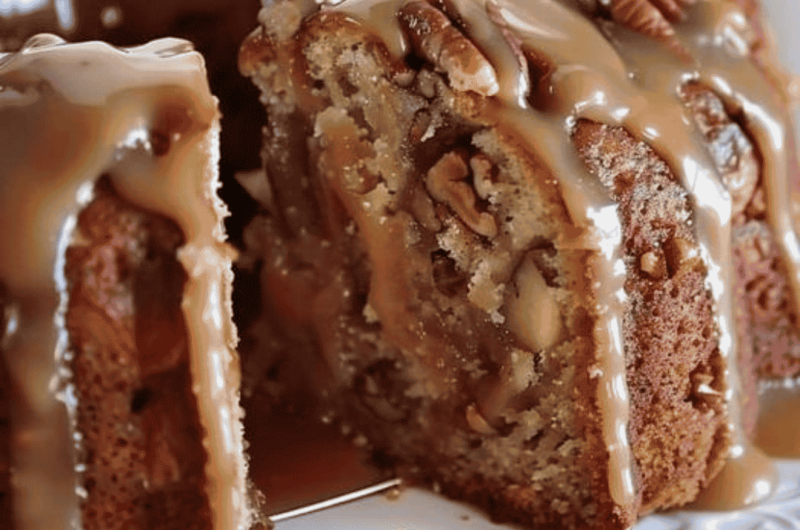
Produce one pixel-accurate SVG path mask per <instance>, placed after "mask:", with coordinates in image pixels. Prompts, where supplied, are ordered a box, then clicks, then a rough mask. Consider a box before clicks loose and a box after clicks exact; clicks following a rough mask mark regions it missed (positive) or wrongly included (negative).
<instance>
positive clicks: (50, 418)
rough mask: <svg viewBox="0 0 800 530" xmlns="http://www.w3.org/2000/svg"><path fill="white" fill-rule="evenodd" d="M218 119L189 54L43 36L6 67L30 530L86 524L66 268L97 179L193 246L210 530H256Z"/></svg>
mask: <svg viewBox="0 0 800 530" xmlns="http://www.w3.org/2000/svg"><path fill="white" fill-rule="evenodd" d="M216 107H217V102H216V100H215V98H214V97H213V96H212V95H211V94H210V92H209V89H208V85H207V82H206V76H205V68H204V64H203V60H202V58H201V57H200V55H199V54H197V53H195V52H193V51H192V47H191V44H190V43H188V42H186V41H181V40H177V39H162V40H158V41H154V42H151V43H150V44H146V45H144V46H140V47H137V48H131V49H125V50H122V49H116V48H113V47H111V46H108V45H105V44H102V43H84V44H75V45H67V44H65V43H64V42H63V41H62V40H61V39H59V38H58V37H55V36H51V35H41V36H37V37H34V38H32V39H31V40H29V41H28V43H27V44H26V45H25V46H24V47H23V49H22V50H21V51H20V52H18V53H16V54H13V55H6V56H4V57H2V59H0V118H1V119H0V122H1V123H3V127H2V130H0V145H1V146H2V147H0V149H2V159H3V165H2V169H0V173H1V174H0V186H2V193H0V223H1V224H0V226H2V229H0V248H1V249H2V250H3V260H2V261H0V278H2V281H3V283H4V285H5V287H6V288H7V290H8V293H9V297H10V298H11V300H12V303H13V304H15V305H16V307H18V308H19V311H18V315H19V318H18V319H17V326H16V330H15V333H13V335H12V336H10V337H8V338H7V340H6V344H5V345H4V348H3V354H4V355H5V356H6V360H7V362H8V365H9V371H10V377H11V381H12V385H13V387H14V388H16V389H17V390H18V392H19V395H17V396H15V398H16V399H15V400H14V403H13V408H12V411H11V424H12V440H11V445H12V455H13V456H12V458H13V466H14V471H13V489H14V491H13V497H14V502H15V514H16V528H18V529H20V530H38V529H42V530H51V529H58V528H69V527H71V525H72V524H73V523H74V524H79V523H78V521H77V518H78V503H79V499H80V495H81V494H85V492H84V490H83V489H82V488H81V487H80V484H79V481H78V474H77V473H76V472H79V468H77V469H76V468H75V466H74V465H73V463H72V462H73V457H72V456H71V453H72V451H73V445H75V446H76V447H77V448H79V447H80V433H74V434H72V433H70V429H69V425H70V421H69V414H70V413H74V399H75V398H74V396H73V393H72V392H71V385H70V377H71V375H70V374H69V373H68V370H67V368H66V366H67V365H66V363H63V364H62V361H67V360H68V359H69V358H70V355H71V354H70V352H69V350H68V343H69V337H67V336H66V332H65V331H64V325H63V311H64V308H65V307H66V300H65V297H66V292H65V280H64V278H63V269H64V263H63V259H64V257H63V252H64V250H65V249H66V247H67V246H68V245H69V244H70V242H71V240H72V238H73V229H74V227H75V219H76V215H77V213H78V212H79V211H80V209H81V207H82V206H83V205H85V204H87V203H88V202H89V201H90V200H91V197H92V189H93V183H94V181H95V179H97V178H99V177H100V176H101V175H107V176H108V177H109V179H110V180H111V182H112V183H113V185H114V187H115V189H116V190H117V191H118V192H119V193H120V194H121V195H122V196H123V197H124V198H125V199H126V200H128V201H130V202H131V203H134V204H136V205H137V206H140V207H143V208H146V209H149V210H153V211H155V212H158V213H160V214H163V215H165V216H167V217H169V218H171V219H173V220H174V221H175V222H176V223H177V224H178V225H179V226H180V228H181V229H182V231H183V233H184V235H185V237H186V244H185V245H184V246H183V247H181V248H180V249H179V251H178V259H179V261H180V262H181V264H182V265H183V267H184V269H185V270H186V273H187V276H188V281H187V283H186V288H185V291H184V297H183V303H182V309H183V314H184V318H185V320H186V323H187V327H188V330H189V340H190V348H189V349H190V367H191V373H192V378H193V381H194V386H193V390H194V393H195V395H196V397H197V400H198V410H199V414H200V420H201V423H202V425H203V427H204V429H205V431H206V433H207V435H206V437H205V439H204V440H203V445H204V447H205V449H206V452H207V456H208V458H207V464H206V470H205V474H206V483H207V488H206V493H207V495H208V499H209V504H210V506H211V511H212V518H213V521H212V524H213V527H214V528H246V527H247V524H248V522H247V521H248V517H249V514H248V507H247V506H246V502H245V498H244V492H245V475H246V466H245V463H244V461H243V460H242V456H241V453H242V432H241V411H240V408H239V404H238V394H237V393H236V392H235V391H231V390H230V389H238V387H239V370H238V358H237V357H236V355H235V352H234V347H235V344H236V340H237V339H236V331H235V329H234V328H233V325H232V324H231V320H230V314H231V307H230V284H231V274H232V273H231V269H230V264H231V258H232V251H231V250H230V249H229V248H228V247H227V246H226V245H225V244H224V243H223V239H224V233H223V228H222V222H221V221H222V217H223V216H224V214H225V213H226V211H225V208H224V206H223V205H222V204H221V202H220V201H219V199H218V198H217V197H216V187H217V180H216V166H217V162H218V134H219V126H218V114H217V110H216ZM59 297H61V301H60V302H59ZM54 320H55V324H56V326H54V325H53V324H54ZM59 330H60V331H59ZM59 400H60V401H61V402H59ZM62 402H63V403H62ZM65 405H66V407H65ZM76 465H78V466H80V462H76ZM76 488H77V489H76ZM76 493H77V495H76Z"/></svg>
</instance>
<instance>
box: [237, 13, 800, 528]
mask: <svg viewBox="0 0 800 530" xmlns="http://www.w3.org/2000/svg"><path fill="white" fill-rule="evenodd" d="M260 22H261V27H260V28H258V29H257V30H256V31H255V32H254V33H253V34H252V35H251V36H250V38H249V39H248V40H247V41H246V42H245V43H244V45H243V47H242V51H241V55H240V68H241V70H242V72H243V73H244V74H245V75H247V76H249V77H251V78H252V80H253V82H254V83H255V84H256V86H258V87H259V89H260V90H261V92H262V98H261V100H262V102H263V103H264V105H265V107H266V109H267V115H268V122H267V126H266V127H265V129H264V131H265V137H264V147H263V157H264V161H265V168H266V171H265V175H262V176H260V177H259V176H251V177H250V178H248V179H247V180H246V181H244V184H245V185H246V186H247V187H248V188H249V189H250V191H251V194H252V195H253V196H254V197H255V198H256V199H258V200H259V201H260V202H261V204H262V207H263V209H264V211H263V214H262V215H259V216H258V217H256V219H255V220H254V221H253V222H252V223H251V225H250V227H249V228H248V230H247V231H246V233H245V241H246V244H247V246H248V248H247V254H246V255H245V258H244V259H243V260H242V261H241V262H240V263H241V265H242V267H244V268H248V269H250V270H251V271H253V274H255V275H257V276H258V279H259V280H258V281H259V282H260V286H261V289H262V291H263V296H262V300H261V305H262V311H263V315H262V317H261V318H260V319H257V320H256V321H255V322H254V323H252V324H251V326H250V329H251V331H249V332H248V333H247V338H246V340H245V343H244V345H243V350H242V357H243V366H244V382H243V385H244V386H243V392H244V395H245V397H246V396H247V395H250V394H252V393H265V392H267V393H269V392H272V393H273V394H274V395H276V396H280V395H281V392H283V391H286V390H287V389H288V392H289V394H288V395H290V396H291V389H295V391H297V389H298V388H300V389H302V390H300V391H299V392H297V394H295V397H294V399H299V400H300V401H302V402H304V403H307V402H308V396H309V395H314V396H316V399H317V406H318V410H319V411H320V412H319V413H320V414H323V415H324V416H326V417H330V416H331V415H333V416H335V417H337V418H338V421H340V422H342V424H343V425H345V426H346V427H347V428H348V429H349V428H352V429H354V431H355V432H357V433H359V434H361V435H363V436H365V439H366V440H368V441H369V444H370V445H371V447H372V448H373V449H374V451H375V454H376V458H377V459H378V460H379V461H380V462H382V463H383V464H385V465H387V466H389V467H390V468H392V469H394V470H395V471H396V472H397V473H399V474H400V475H401V476H403V477H405V478H407V479H409V480H412V481H417V482H421V483H427V484H430V485H431V486H433V487H435V488H436V489H437V490H438V489H440V490H441V491H443V492H445V493H447V494H448V495H451V496H454V497H456V498H461V499H466V500H470V501H472V502H475V503H477V504H479V505H481V506H483V507H484V508H486V509H488V510H489V511H490V513H492V514H493V515H494V516H495V517H496V518H498V519H501V520H511V521H515V522H519V523H522V524H525V525H528V526H531V527H535V528H587V527H588V528H627V527H629V526H631V525H632V524H633V523H634V521H635V520H636V519H637V518H638V517H639V516H640V515H642V514H646V513H649V512H652V511H653V510H658V509H667V508H672V507H678V506H683V505H685V504H687V503H689V502H692V501H695V500H696V499H698V495H699V493H700V492H701V491H703V490H705V491H706V492H707V493H705V494H704V497H703V498H702V502H704V503H705V504H706V506H714V507H721V506H726V507H732V506H737V505H741V504H743V503H745V502H752V501H754V500H756V499H757V498H758V497H759V492H758V490H757V488H756V487H755V486H754V485H755V484H756V483H757V482H758V481H765V482H767V483H769V481H770V480H773V481H774V472H773V471H772V470H771V466H770V463H769V460H768V459H767V458H766V457H765V456H764V455H763V454H762V453H760V451H759V450H758V449H756V448H755V447H753V446H752V444H751V442H750V441H749V438H748V433H749V432H751V431H752V429H753V428H754V425H755V418H756V414H757V408H756V403H755V396H756V386H757V383H758V381H757V378H766V379H769V378H778V379H779V378H792V377H796V376H797V375H798V374H797V370H798V367H797V361H798V356H797V352H796V347H795V346H793V345H794V344H795V342H794V341H795V340H796V339H795V337H797V333H798V330H797V325H796V320H797V318H796V315H797V314H798V312H797V296H796V292H797V287H798V275H797V271H798V267H797V266H798V263H797V257H798V256H800V254H799V253H798V252H797V251H798V246H797V237H796V234H795V232H794V230H793V224H792V219H791V209H790V204H789V199H788V197H789V193H790V189H791V188H790V185H791V186H793V185H794V184H791V182H793V181H794V180H796V178H797V172H796V162H795V159H794V156H795V154H794V147H793V145H794V139H793V137H792V132H791V127H790V125H789V124H788V123H787V121H786V116H787V109H788V101H787V97H786V95H785V92H784V90H783V85H782V83H783V81H782V80H781V77H780V72H779V70H777V69H776V67H774V65H773V64H772V63H771V62H770V59H769V49H768V47H767V42H766V41H765V38H764V30H763V28H762V27H761V26H760V23H759V21H758V13H757V6H756V4H754V3H752V2H734V1H714V2H697V3H695V2H656V1H653V2H647V1H639V2H623V1H619V2H614V1H612V2H568V1H563V2H549V1H548V2H545V1H530V2H521V1H520V2H513V1H505V0H487V1H483V0H459V1H453V2H425V1H375V2H358V1H344V2H341V3H339V2H336V3H334V2H331V3H329V4H328V3H324V2H323V5H322V7H321V8H318V7H314V6H310V5H306V3H303V2H291V1H270V2H267V3H266V4H265V9H264V10H263V11H262V13H261V15H260ZM298 394H299V396H301V397H299V398H298V397H297V395H298ZM286 395H287V394H284V398H285V399H293V398H292V397H286ZM245 408H247V404H246V403H245ZM253 413H256V412H255V411H252V410H248V414H253ZM715 477H717V478H716V480H715ZM725 484H737V485H741V486H742V487H741V488H740V490H739V493H740V498H738V499H737V498H736V496H735V495H733V494H731V489H730V488H725V487H724V486H725Z"/></svg>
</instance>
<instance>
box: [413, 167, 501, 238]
mask: <svg viewBox="0 0 800 530" xmlns="http://www.w3.org/2000/svg"><path fill="white" fill-rule="evenodd" d="M468 176H469V168H468V167H467V163H466V162H465V161H464V159H463V158H462V157H461V155H459V154H458V153H456V152H455V151H451V152H449V153H447V154H446V155H444V156H443V157H442V158H440V159H439V161H438V162H436V164H434V166H433V167H432V168H431V169H429V170H428V175H427V180H426V185H427V188H428V192H429V193H430V194H431V197H433V198H434V199H435V200H437V201H439V202H443V203H445V204H447V205H448V206H450V208H452V209H453V210H454V211H455V212H456V214H457V215H458V216H459V218H460V219H461V220H462V221H463V222H464V224H466V225H467V226H469V227H470V228H471V229H472V230H474V231H475V232H477V233H478V234H480V235H482V236H486V237H489V238H492V237H494V236H495V235H497V222H496V221H495V219H494V217H492V215H491V214H490V213H488V212H480V211H478V209H477V208H476V202H477V199H476V197H475V191H474V190H473V189H472V186H470V185H469V183H467V182H465V179H466V178H467V177H468Z"/></svg>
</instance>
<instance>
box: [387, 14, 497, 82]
mask: <svg viewBox="0 0 800 530" xmlns="http://www.w3.org/2000/svg"><path fill="white" fill-rule="evenodd" d="M399 20H400V25H401V26H402V27H403V31H405V33H406V35H408V38H409V40H410V41H411V45H412V47H413V48H414V51H415V52H416V53H418V54H419V55H420V56H421V57H423V58H424V59H425V60H427V61H430V62H431V63H432V64H434V65H435V66H436V68H437V69H439V70H441V71H443V72H445V73H446V74H447V77H448V79H449V80H450V84H451V85H452V86H453V88H454V89H456V90H460V91H462V92H466V91H468V90H472V91H474V92H477V93H478V94H482V95H484V96H492V95H494V94H496V93H497V91H498V90H499V89H500V85H499V84H498V82H497V74H496V73H495V71H494V68H493V67H492V65H491V64H490V63H489V61H488V60H487V59H486V57H484V56H483V54H482V53H481V52H480V51H479V50H478V48H476V47H475V45H474V44H472V42H470V40H469V39H468V38H467V37H466V36H465V35H464V34H463V33H461V31H459V30H458V28H456V27H455V26H453V24H452V23H451V22H450V19H448V18H447V16H446V15H445V14H444V13H442V12H441V11H439V10H438V9H436V8H435V7H433V6H432V5H430V4H428V3H427V2H424V1H422V0H416V1H412V2H409V3H408V4H406V5H404V6H403V8H402V9H401V10H400V13H399Z"/></svg>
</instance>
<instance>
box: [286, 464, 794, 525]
mask: <svg viewBox="0 0 800 530" xmlns="http://www.w3.org/2000/svg"><path fill="white" fill-rule="evenodd" d="M777 464H778V471H779V473H780V485H779V487H778V489H777V491H776V492H775V494H774V495H773V496H772V497H771V498H770V499H769V500H768V501H767V502H765V503H762V504H761V505H759V506H758V507H756V508H752V509H750V510H745V511H740V512H725V513H714V512H705V513H700V512H674V513H668V514H663V515H654V516H650V517H646V518H645V519H643V520H642V521H640V522H639V524H637V525H636V526H635V527H634V530H800V461H788V460H786V461H779V462H778V463H777ZM512 528H515V527H512V526H506V525H496V524H493V523H491V522H489V521H488V520H487V519H486V517H485V516H483V515H482V514H481V513H480V512H477V511H475V510H474V509H472V508H470V507H468V506H465V505H463V504H459V503H455V502H451V501H448V500H446V499H442V498H441V497H437V496H436V495H434V494H432V493H428V492H426V491H422V490H417V489H409V490H406V491H404V492H402V493H401V494H400V496H399V497H398V498H397V499H395V500H389V499H387V498H386V497H385V496H383V495H376V496H373V497H369V498H367V499H363V500H361V501H357V502H353V503H350V504H347V505H344V506H339V507H337V508H333V509H328V510H324V511H322V512H317V513H314V514H310V515H305V516H302V517H298V518H296V519H290V520H286V521H282V522H279V523H278V524H276V525H275V530H331V529H347V530H510V529H512Z"/></svg>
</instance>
